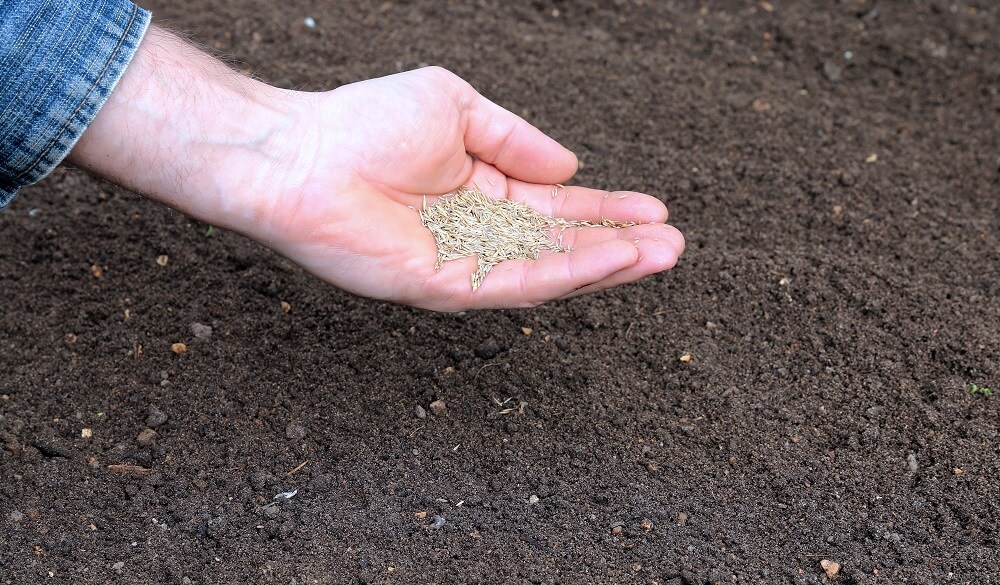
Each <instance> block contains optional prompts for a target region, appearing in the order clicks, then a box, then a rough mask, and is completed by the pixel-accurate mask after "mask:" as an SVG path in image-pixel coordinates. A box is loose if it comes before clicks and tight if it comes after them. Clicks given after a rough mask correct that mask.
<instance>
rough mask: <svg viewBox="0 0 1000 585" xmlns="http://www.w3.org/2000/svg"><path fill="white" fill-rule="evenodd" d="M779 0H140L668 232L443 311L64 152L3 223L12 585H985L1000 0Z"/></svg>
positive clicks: (993, 456)
mask: <svg viewBox="0 0 1000 585" xmlns="http://www.w3.org/2000/svg"><path fill="white" fill-rule="evenodd" d="M772 4H773V7H772V6H771V5H768V4H767V3H764V2H734V1H733V2H706V3H705V7H704V8H702V7H700V5H698V4H694V3H688V2H652V1H647V2H639V1H636V2H624V1H618V2H610V1H608V2H553V1H535V2H518V3H514V5H511V4H510V3H506V2H498V1H484V2H475V3H473V2H454V3H444V2H438V1H436V0H427V1H419V2H386V3H378V2H375V3H347V2H332V1H330V2H313V1H308V2H307V1H302V0H299V1H293V2H264V1H253V2H251V1H248V0H239V1H237V0H233V1H222V0H216V1H211V2H198V3H189V2H165V1H159V0H157V1H156V2H150V5H151V8H153V9H154V11H155V13H156V14H157V16H158V17H159V19H160V22H161V23H163V24H167V25H169V26H172V27H174V28H175V29H180V30H183V31H187V32H190V33H191V34H192V35H193V36H194V37H195V38H197V39H199V40H201V41H202V42H204V43H205V44H206V45H208V46H210V47H214V48H215V50H217V51H218V52H221V53H223V54H226V55H233V56H235V57H236V58H237V59H238V60H239V62H240V63H241V65H239V66H240V67H242V66H243V65H242V64H243V63H245V64H246V65H245V66H246V67H247V68H248V69H251V70H253V71H254V72H255V73H256V74H257V75H259V76H260V77H262V78H265V79H267V80H270V81H271V82H274V83H276V84H279V85H282V86H286V87H300V88H308V89H322V88H332V87H334V86H337V85H339V84H343V83H348V82H351V81H356V80H360V79H365V78H369V77H373V76H379V75H384V74H388V73H393V72H396V71H400V70H405V69H410V68H414V67H417V66H418V65H421V64H424V63H428V64H439V65H443V66H445V67H448V68H450V69H452V70H453V71H455V72H456V73H458V74H459V75H461V76H463V77H465V78H467V79H468V80H469V81H471V82H472V83H473V84H474V85H475V86H476V87H477V88H478V89H479V90H480V91H482V92H483V93H484V94H486V95H487V96H489V97H490V98H492V99H494V100H495V101H497V102H499V103H501V104H503V105H504V106H506V107H508V108H510V109H512V110H514V111H516V112H519V113H522V114H523V115H525V116H526V117H527V118H528V119H530V120H531V121H533V122H534V123H536V124H537V125H539V126H540V127H541V128H543V129H544V130H546V131H548V132H550V133H551V134H552V135H554V136H555V137H556V138H558V139H559V140H561V141H563V142H564V143H565V144H566V145H567V146H569V147H570V148H572V149H574V150H575V151H576V152H577V153H579V154H580V156H581V158H582V160H583V161H584V163H585V165H586V166H585V167H584V169H583V170H582V171H581V173H580V175H579V176H578V177H577V180H576V182H577V183H579V184H587V185H592V186H598V187H604V188H625V189H637V190H644V191H648V192H653V193H658V194H661V195H662V197H663V198H664V200H666V201H667V202H668V204H669V206H670V208H671V212H672V217H673V221H674V222H675V223H676V224H677V225H678V226H679V227H680V228H681V229H682V230H683V231H684V233H685V234H686V236H687V238H688V250H687V253H686V254H685V256H684V257H683V258H682V260H681V262H680V264H679V265H678V266H677V268H676V269H675V270H674V271H672V272H670V273H668V274H665V275H661V276H657V277H655V278H650V279H647V280H645V281H643V282H641V283H638V284H635V285H631V286H626V287H622V288H619V289H616V290H614V291H611V292H608V293H604V294H600V295H596V296H592V297H587V298H581V299H577V300H573V301H571V302H563V303H556V304H553V305H550V306H545V307H543V308H539V309H536V310H525V311H491V312H480V313H468V314H459V315H442V314H431V313H426V312H421V311H418V310H412V309H408V308H404V307H397V306H389V305H384V304H380V303H375V302H370V301H367V300H363V299H358V298H354V297H351V296H349V295H347V294H344V293H341V292H339V291H337V290H334V289H332V288H330V287H328V286H325V285H323V284H321V283H320V282H318V281H317V280H316V279H315V278H313V277H311V276H308V275H306V274H303V273H302V271H300V270H299V269H298V268H296V267H295V266H293V265H292V264H291V263H289V262H287V261H285V260H283V259H281V258H279V257H278V256H276V255H275V254H273V253H271V252H269V251H268V250H265V249H264V248H262V247H260V246H258V245H255V244H253V243H250V242H248V241H246V240H244V239H243V238H241V237H238V236H236V235H234V234H230V233H221V232H219V231H215V232H214V233H213V234H212V235H210V236H206V226H204V225H199V224H197V223H194V222H192V221H190V220H188V219H186V218H184V217H182V216H179V215H177V214H175V213H172V212H170V211H167V210H165V209H163V208H160V207H157V206H155V205H153V204H150V203H148V202H145V201H143V200H141V199H139V198H137V197H136V196H135V195H132V194H129V193H127V192H124V191H123V190H121V189H118V188H116V187H113V186H109V185H107V184H102V183H100V182H98V181H96V180H93V179H90V178H88V177H86V176H85V175H83V174H82V173H80V172H79V171H75V170H63V171H60V172H57V173H56V174H55V175H54V176H52V177H51V178H49V179H48V180H46V181H45V182H44V183H43V184H41V185H39V186H37V187H35V188H32V189H28V190H26V191H25V192H24V193H23V194H22V195H21V196H20V197H19V198H18V199H17V200H16V201H15V202H14V203H13V205H12V206H11V207H10V208H9V209H8V210H5V211H3V212H2V213H0V296H2V299H3V304H4V311H3V314H2V316H0V346H2V347H0V364H2V370H0V394H2V400H0V583H42V582H45V583H49V582H52V583H106V582H119V583H151V582H152V583H188V582H190V583H197V584H207V583H247V582H252V583H281V584H289V583H299V584H302V583H353V582H359V581H360V582H371V583H429V582H436V583H441V582H545V583H548V582H559V583H581V582H594V583H610V582H616V583H661V584H678V583H699V584H700V583H821V582H826V581H827V577H826V576H825V575H824V573H823V570H822V568H821V567H820V561H821V560H823V559H829V560H833V561H836V562H839V563H840V564H841V565H842V569H841V571H840V574H839V576H838V577H837V582H839V583H843V584H855V583H856V584H862V583H864V584H873V583H935V584H936V583H952V582H954V583H998V582H1000V553H998V549H1000V495H998V494H1000V431H998V429H1000V419H998V415H1000V219H998V218H1000V95H998V94H1000V41H998V34H997V31H998V30H1000V15H998V13H1000V11H998V8H997V6H996V4H994V3H992V2H988V1H986V0H981V1H979V2H965V1H956V2H955V3H954V4H951V3H949V2H943V1H933V2H929V1H916V2H889V1H878V2H873V1H871V0H869V1H867V2H866V1H863V0H857V1H856V0H844V1H841V2H837V3H833V2H824V1H820V0H816V1H813V2H787V3H786V2H776V1H775V2H772ZM307 16H308V17H312V18H314V19H315V21H316V27H315V28H308V27H306V26H304V25H303V19H304V18H305V17H307ZM848 51H849V52H850V53H849V55H851V57H850V58H848V56H847V55H848V54H847V53H846V52H848ZM870 155H873V156H870ZM875 156H877V160H875ZM867 161H871V162H867ZM162 254H166V255H168V256H169V263H168V264H167V265H166V266H165V267H161V266H159V265H158V264H157V262H156V258H157V256H159V255H162ZM92 265H99V266H101V267H103V275H102V277H101V278H95V277H94V276H93V275H92V273H91V266H92ZM282 301H284V302H287V303H289V304H290V307H291V310H290V312H287V313H286V312H284V311H283V310H282V304H281V303H282ZM126 311H127V312H128V316H127V318H126ZM194 323H200V324H204V325H209V326H211V327H212V333H211V336H210V338H208V339H202V340H199V339H197V337H196V335H195V334H194V332H193V331H192V329H191V326H192V324H194ZM525 327H527V328H531V330H532V332H531V333H530V334H526V333H524V332H523V331H522V328H525ZM203 335H204V333H203ZM175 342H184V343H186V344H187V346H188V350H189V351H188V352H187V353H186V354H183V355H175V354H174V353H173V352H172V351H171V344H172V343H175ZM139 348H141V353H139V351H138V350H139ZM137 353H139V355H137ZM684 354H690V355H691V356H692V358H691V360H690V361H689V362H684V361H681V360H680V359H679V358H680V357H681V356H682V355H684ZM972 383H975V384H979V385H982V386H991V387H993V388H994V389H996V390H998V394H997V395H994V396H992V397H987V396H983V395H973V394H972V393H970V392H969V391H968V389H967V385H969V384H972ZM435 400H443V401H444V403H445V405H446V410H445V411H444V412H443V413H441V414H434V413H432V412H431V408H430V403H431V402H433V401H435ZM418 405H419V406H421V407H423V408H424V409H427V413H426V417H425V418H417V416H416V415H415V409H416V407H417V406H418ZM511 408H512V409H513V410H512V411H511V410H508V409H511ZM147 427H153V428H155V433H156V436H155V437H150V436H149V433H145V434H144V436H143V441H142V442H141V443H142V444H141V443H140V441H139V439H138V437H139V435H140V432H142V431H143V430H144V429H146V428H147ZM84 428H89V429H92V430H93V436H92V437H91V438H89V439H86V438H82V437H81V430H82V429H84ZM303 462H305V465H304V466H302V465H301V464H302V463H303ZM115 466H141V467H142V468H144V469H148V470H150V472H149V473H148V474H146V475H141V476H140V475H136V472H135V471H134V469H135V468H130V467H115ZM293 469H298V471H296V472H294V473H292V470H293ZM130 470H133V471H130ZM296 489H297V490H298V492H297V493H296V494H295V495H294V497H292V498H291V499H288V500H275V499H274V498H275V495H276V494H278V493H279V492H286V491H291V490H296ZM536 497H537V501H536ZM531 502H535V503H531ZM436 516H438V517H440V518H442V519H443V520H444V524H443V525H441V520H436V519H435V517H436Z"/></svg>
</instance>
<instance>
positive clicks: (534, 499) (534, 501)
mask: <svg viewBox="0 0 1000 585" xmlns="http://www.w3.org/2000/svg"><path fill="white" fill-rule="evenodd" d="M528 503H529V504H531V505H535V504H537V503H538V496H536V495H535V494H531V495H530V496H528Z"/></svg>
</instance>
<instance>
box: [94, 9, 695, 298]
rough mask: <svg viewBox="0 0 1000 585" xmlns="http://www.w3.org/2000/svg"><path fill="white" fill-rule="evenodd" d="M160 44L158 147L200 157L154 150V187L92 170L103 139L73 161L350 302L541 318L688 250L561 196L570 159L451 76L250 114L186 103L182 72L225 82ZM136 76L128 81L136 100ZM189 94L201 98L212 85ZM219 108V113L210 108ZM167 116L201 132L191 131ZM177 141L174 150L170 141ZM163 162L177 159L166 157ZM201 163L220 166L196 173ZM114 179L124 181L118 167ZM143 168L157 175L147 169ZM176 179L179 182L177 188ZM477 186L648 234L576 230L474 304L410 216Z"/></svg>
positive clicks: (637, 204) (245, 88)
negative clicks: (258, 248) (514, 310)
mask: <svg viewBox="0 0 1000 585" xmlns="http://www.w3.org/2000/svg"><path fill="white" fill-rule="evenodd" d="M150 34H155V35H159V36H155V37H153V38H154V41H153V42H147V41H144V43H143V47H142V48H140V55H137V60H138V59H139V57H140V56H142V53H143V50H144V49H148V50H157V49H159V50H165V51H166V52H168V53H169V54H170V55H173V56H175V58H176V59H177V60H176V61H170V60H166V61H164V59H165V57H164V56H160V55H153V56H151V59H150V62H149V63H147V65H142V64H140V65H139V67H140V68H142V67H144V66H149V67H154V71H152V73H147V75H153V76H154V77H155V78H157V79H159V80H160V81H161V82H164V80H166V81H165V82H164V83H166V85H167V91H168V92H171V93H174V94H177V93H181V94H183V95H184V97H185V98H186V99H188V100H190V102H189V103H187V104H182V105H181V106H179V107H178V108H177V110H178V111H175V112H173V113H172V114H170V115H164V117H163V120H162V124H165V125H166V126H168V128H173V129H174V130H173V131H168V132H163V129H162V128H159V127H158V130H160V132H158V133H157V137H158V138H157V140H159V141H160V142H163V141H168V142H170V141H175V142H180V143H182V144H185V143H186V144H192V143H193V144H194V145H195V147H191V146H181V145H173V147H171V148H166V147H165V146H164V145H163V144H160V145H158V146H156V145H154V146H155V147H153V148H149V150H150V155H149V156H150V157H151V158H154V159H156V164H153V165H152V166H153V167H155V168H160V167H161V166H163V167H167V168H165V169H163V172H162V173H160V176H161V177H162V178H163V179H164V180H159V181H150V180H146V183H147V184H143V183H142V182H141V181H136V179H134V178H131V179H130V177H127V176H126V177H124V178H123V177H120V176H116V170H115V169H110V170H109V169H107V168H106V167H105V168H100V164H99V163H100V158H99V157H95V156H92V155H93V150H94V148H93V147H94V146H95V142H97V143H98V144H99V142H100V140H99V136H100V134H99V132H97V131H94V132H92V129H91V130H88V132H87V134H85V135H84V138H88V134H98V136H95V137H91V138H92V140H90V143H91V146H90V148H84V150H83V151H82V152H80V153H78V152H77V150H74V156H75V158H76V160H77V161H78V162H82V163H84V165H85V166H90V167H91V168H93V167H98V168H95V169H94V170H96V171H97V172H99V173H102V174H105V175H110V176H111V178H112V179H124V180H121V181H120V182H124V183H125V184H127V185H129V186H133V185H134V186H133V188H136V189H137V190H139V191H141V192H145V193H147V194H150V195H151V196H152V197H153V198H156V199H160V200H162V201H164V202H166V203H168V204H169V205H172V206H174V207H176V208H178V209H180V210H182V211H184V212H186V213H188V214H190V215H193V216H195V217H198V218H199V219H202V220H204V221H209V222H212V223H215V224H216V225H220V226H223V227H228V228H229V229H234V230H236V231H240V232H241V233H244V234H246V235H248V236H250V237H252V238H255V239H257V240H259V241H261V242H263V243H265V244H266V245H268V246H271V247H273V248H274V249H276V250H278V251H279V252H281V253H282V254H284V255H286V256H288V257H289V258H291V259H292V260H294V261H296V262H298V263H299V264H300V265H302V266H303V267H305V268H306V269H307V270H309V271H310V272H313V273H314V274H316V275H318V276H319V277H320V278H322V279H324V280H326V281H327V282H330V283H332V284H334V285H336V286H338V287H340V288H343V289H345V290H348V291H350V292H353V293H356V294H359V295H362V296H367V297H372V298H377V299H384V300H390V301H395V302H401V303H406V304H411V305H415V306H418V307H424V308H428V309H434V310H464V309H471V308H487V307H520V306H533V305H537V304H539V303H542V302H545V301H548V300H553V299H558V298H566V297H570V296H575V295H578V294H583V293H588V292H594V291H598V290H601V289H604V288H608V287H610V286H615V285H618V284H623V283H626V282H631V281H634V280H637V279H639V278H642V277H644V276H647V275H649V274H653V273H655V272H659V271H662V270H666V269H668V268H671V267H672V266H673V265H674V264H675V263H676V261H677V257H678V255H680V253H681V252H682V251H683V248H684V239H683V237H682V236H681V234H680V232H679V231H677V230H676V229H675V228H673V227H671V226H668V225H665V224H664V223H663V222H664V221H665V220H666V217H667V210H666V207H665V206H664V205H663V204H662V203H661V202H660V201H658V200H657V199H655V198H653V197H650V196H648V195H643V194H639V193H608V192H605V191H596V190H592V189H585V188H582V187H566V188H556V187H555V186H554V184H555V183H560V182H564V181H567V180H568V179H569V178H570V177H572V175H573V174H574V172H575V171H576V169H577V160H576V157H575V156H574V155H573V154H572V153H571V152H569V151H568V150H566V149H565V148H563V147H562V146H560V145H559V144H557V143H556V142H555V141H553V140H552V139H550V138H548V137H547V136H545V135H544V134H543V133H542V132H540V131H539V130H537V129H536V128H534V127H532V126H531V125H530V124H528V123H526V122H525V121H524V120H522V119H520V118H519V117H517V116H515V115H514V114H512V113H510V112H508V111H506V110H504V109H503V108H500V107H499V106H497V105H495V104H493V103H492V102H490V101H488V100H486V99H485V98H483V97H482V96H480V95H479V94H478V93H477V92H476V91H475V90H474V89H473V88H472V87H471V86H470V85H469V84H467V83H465V82H464V81H462V80H461V79H460V78H458V77H456V76H455V75H453V74H451V73H449V72H447V71H445V70H443V69H440V68H433V67H432V68H425V69H420V70H417V71H411V72H408V73H402V74H398V75H393V76H389V77H384V78H380V79H374V80H370V81H364V82H360V83H355V84H351V85H347V86H344V87H341V88H339V89H336V90H334V91H331V92H326V93H301V92H291V91H285V90H276V89H274V88H270V87H267V86H264V85H263V84H259V83H257V82H251V81H250V80H248V79H245V78H240V81H239V83H237V84H236V85H238V89H239V92H237V93H238V94H240V95H242V96H243V101H248V102H249V104H243V102H240V101H239V98H238V97H233V96H232V95H231V94H228V93H225V92H224V91H223V90H222V89H219V90H218V91H206V90H205V89H203V88H202V89H197V90H196V89H195V88H191V91H180V92H178V89H180V90H184V89H185V88H184V79H185V77H184V76H183V75H175V73H176V72H174V71H172V70H173V69H183V70H184V71H185V72H187V74H188V75H191V76H196V75H198V71H199V70H202V71H207V72H208V74H209V75H211V76H213V77H216V78H218V77H223V76H224V75H225V74H224V73H223V72H222V71H219V70H212V69H211V68H208V67H207V66H206V65H205V64H201V65H202V66H201V67H190V65H189V64H188V63H187V61H190V60H196V59H198V58H199V57H198V56H200V58H204V59H208V57H207V56H204V55H202V54H200V53H197V52H196V51H194V50H193V49H191V48H190V47H186V46H185V47H184V49H183V51H188V52H189V53H191V54H187V55H185V54H184V53H183V51H181V50H180V49H178V48H176V47H162V46H160V47H157V46H155V45H156V44H160V43H165V44H169V43H171V42H180V41H179V40H177V39H176V38H174V37H172V36H170V35H165V33H163V32H162V31H158V30H156V29H154V30H153V31H151V32H150ZM147 45H153V46H150V47H147ZM140 63H144V61H140ZM134 66H135V65H133V66H130V69H129V71H127V72H126V79H124V80H123V84H126V88H128V87H129V86H128V84H127V83H126V82H127V81H128V76H129V74H130V73H131V70H132V68H133V67H134ZM138 74H141V71H140V72H139V73H138ZM168 75H175V76H174V77H169V78H168V77H165V76H168ZM229 75H235V74H232V73H231V72H230V73H229ZM178 80H180V81H178ZM193 83H194V85H195V86H198V87H202V86H205V84H206V83H208V82H206V81H205V80H194V81H193ZM171 84H178V85H180V86H181V87H180V88H177V87H172V86H171ZM233 84H234V82H233V81H232V80H231V79H230V80H228V81H227V82H226V83H220V82H219V81H218V80H216V81H215V86H217V87H221V88H223V89H225V88H226V87H228V86H231V85H233ZM151 85H152V84H150V83H148V82H147V83H143V84H140V85H139V86H138V87H136V88H135V92H136V93H133V92H132V91H130V90H128V89H126V90H122V91H123V92H126V95H125V96H122V99H123V100H125V102H124V103H119V104H118V105H119V106H122V107H129V108H131V107H134V104H135V103H136V102H137V101H139V102H141V101H142V99H141V98H142V93H143V92H148V91H149V88H150V86H151ZM209 87H210V88H211V87H213V86H212V85H209ZM154 89H155V88H154ZM160 91H163V90H160ZM118 93H119V90H116V92H115V94H113V95H112V98H115V95H116V94H118ZM199 94H202V95H199ZM220 95H221V96H223V97H222V98H220V97H219V96H220ZM220 99H221V100H222V101H223V102H224V104H223V105H222V107H219V105H218V104H217V103H216V104H211V102H212V100H215V101H216V102H218V101H219V100H220ZM152 101H153V102H158V103H164V100H162V99H152ZM202 102H209V103H206V104H204V105H203V104H202ZM167 103H169V101H168V102H167ZM234 103H235V104H237V105H238V107H237V106H233V105H232V104H234ZM213 106H214V107H213ZM105 109H108V107H107V106H106V108H105ZM113 111H114V108H112V113H108V114H107V115H106V114H105V111H103V110H102V112H101V114H100V115H99V116H98V120H97V121H96V122H95V126H96V125H97V122H102V121H103V122H108V123H112V122H111V121H110V119H109V118H110V117H111V116H113V115H114V114H113ZM199 112H201V113H202V114H200V115H199ZM125 113H126V114H127V112H125ZM146 115H147V116H148V112H146ZM171 115H173V116H182V117H184V116H187V117H191V118H194V120H192V121H188V122H181V121H178V120H175V119H172V118H171V117H170V116H171ZM102 118H103V120H102ZM133 126H134V125H133ZM125 130H126V131H127V130H128V128H125ZM119 134H120V129H119ZM139 134H140V136H137V137H136V140H138V141H139V142H140V144H139V145H138V146H136V145H135V144H132V145H130V146H131V151H132V152H135V153H137V154H136V155H135V156H138V157H140V158H141V157H142V152H143V150H144V146H145V145H143V144H142V141H144V140H149V138H147V137H144V136H143V134H144V133H143V132H141V131H140V132H139ZM164 134H166V135H167V136H166V137H164ZM171 134H176V135H178V136H177V137H176V138H174V139H171V138H170V137H169V136H170V135H171ZM118 140H119V141H120V140H121V138H118ZM82 142H84V141H82ZM85 146H86V144H85ZM164 151H167V152H168V153H172V156H174V157H179V159H178V160H174V159H170V158H167V157H165V156H164V154H163V153H164ZM199 153H200V156H198V155H199ZM88 154H90V155H91V156H88ZM168 156H169V155H168ZM199 158H200V159H201V160H203V161H207V162H209V163H214V164H204V165H200V166H199V164H198V163H197V160H194V161H192V160H188V159H199ZM87 163H90V164H87ZM171 165H172V166H173V167H180V170H178V169H177V168H171ZM118 166H119V170H118V171H117V174H118V175H120V174H121V172H122V171H121V170H120V167H121V166H123V165H118ZM124 166H125V167H127V168H128V167H131V168H134V167H136V166H137V165H136V164H135V161H133V164H130V165H124ZM142 166H143V167H145V168H149V167H150V165H149V164H148V162H143V164H142ZM170 177H179V179H173V181H172V182H173V184H171V180H166V179H167V178H170ZM137 182H138V183H139V184H137V185H136V183H137ZM472 184H475V185H477V186H479V188H481V189H482V190H483V191H485V192H486V193H488V194H489V195H491V196H493V197H507V198H510V199H515V200H518V201H523V202H525V203H527V204H528V205H530V206H532V207H533V208H535V209H537V210H538V211H540V212H542V213H544V214H546V215H552V216H557V217H564V218H567V219H581V220H591V221H595V222H599V221H600V220H601V219H612V220H616V221H624V222H634V223H637V224H640V225H635V226H633V227H629V228H625V229H620V230H615V229H612V228H583V229H570V230H567V231H566V232H565V234H564V236H563V244H564V245H566V246H569V247H572V248H573V251H572V252H570V253H560V254H555V253H548V254H543V256H542V257H541V258H540V259H539V260H537V261H535V260H508V261H506V262H503V263H501V264H500V265H498V266H496V267H494V269H493V271H492V272H491V273H490V274H489V276H487V277H486V279H485V280H484V281H483V284H482V286H481V287H480V288H479V289H478V290H476V291H475V292H473V291H472V289H471V285H470V276H471V274H472V273H473V272H474V270H475V259H474V258H466V259H463V260H455V261H451V262H446V263H445V264H444V266H443V267H441V269H440V270H435V268H434V264H435V259H436V256H437V254H436V244H435V241H434V238H433V237H432V236H431V234H430V232H429V231H428V230H427V229H426V228H424V227H423V226H422V225H421V224H420V220H419V216H418V214H417V212H416V210H415V209H414V208H419V207H420V206H421V204H422V202H423V199H424V196H425V195H426V196H427V204H428V205H430V204H432V203H433V202H434V201H435V200H436V197H435V196H436V195H443V194H448V193H451V192H453V191H455V190H456V189H457V188H458V187H460V186H463V185H472ZM554 192H555V193H556V196H555V197H553V193H554Z"/></svg>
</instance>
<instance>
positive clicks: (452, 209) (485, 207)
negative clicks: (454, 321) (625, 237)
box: [420, 186, 634, 291]
mask: <svg viewBox="0 0 1000 585" xmlns="http://www.w3.org/2000/svg"><path fill="white" fill-rule="evenodd" d="M556 189H558V187H557V188H556ZM420 222H421V223H422V224H423V225H424V227H426V228H427V229H429V230H430V232H431V234H433V235H434V240H435V241H436V242H437V262H436V264H435V268H441V265H442V264H443V263H445V262H447V261H448V260H457V259H459V258H465V257H466V256H476V258H477V268H476V271H475V272H474V273H473V274H472V290H473V291H475V290H476V289H478V288H479V286H480V285H481V284H482V283H483V279H484V278H486V275H487V274H489V273H490V270H492V269H493V267H494V266H496V265H497V264H499V263H501V262H503V261H504V260H513V259H517V258H522V259H526V260H537V259H538V254H539V253H540V252H542V251H544V250H548V251H552V252H569V251H570V248H568V247H565V246H563V243H562V234H563V232H564V231H565V230H566V228H571V227H572V228H582V227H610V228H623V227H628V226H631V225H634V224H632V223H626V222H617V221H612V220H608V219H605V220H602V221H601V222H600V223H592V222H589V221H569V220H565V219H562V218H555V217H549V216H546V215H542V214H541V213H539V212H537V211H535V210H534V209H532V208H531V207H529V206H528V205H526V204H524V203H521V202H519V201H511V200H510V199H492V198H491V197H489V196H488V195H486V194H485V193H483V192H482V190H480V189H479V188H478V187H475V186H473V187H463V188H461V189H459V190H458V192H457V193H456V194H455V195H452V196H449V197H443V198H441V199H440V200H438V202H437V203H435V204H434V205H431V206H429V207H428V206H427V204H426V199H425V201H424V205H423V206H422V208H421V209H420ZM554 230H558V233H557V234H553V231H554ZM553 235H555V241H553Z"/></svg>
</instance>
